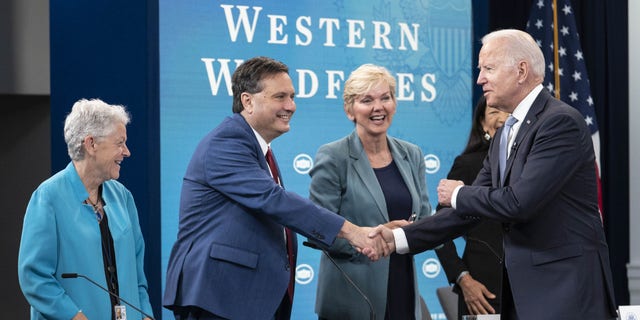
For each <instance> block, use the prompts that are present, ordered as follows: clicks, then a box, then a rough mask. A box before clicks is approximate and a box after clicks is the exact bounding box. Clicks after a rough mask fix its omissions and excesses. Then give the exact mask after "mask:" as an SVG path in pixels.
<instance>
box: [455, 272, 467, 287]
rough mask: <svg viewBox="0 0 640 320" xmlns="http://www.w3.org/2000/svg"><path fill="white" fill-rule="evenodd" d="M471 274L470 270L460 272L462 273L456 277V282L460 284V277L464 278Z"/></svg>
mask: <svg viewBox="0 0 640 320" xmlns="http://www.w3.org/2000/svg"><path fill="white" fill-rule="evenodd" d="M468 274H469V271H462V272H460V275H459V276H458V277H457V278H456V284H460V279H462V277H464V276H466V275H468Z"/></svg>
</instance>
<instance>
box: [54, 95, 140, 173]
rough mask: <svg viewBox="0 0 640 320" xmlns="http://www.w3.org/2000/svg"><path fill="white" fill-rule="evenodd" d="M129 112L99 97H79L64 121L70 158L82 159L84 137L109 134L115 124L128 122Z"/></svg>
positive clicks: (65, 139) (65, 137)
mask: <svg viewBox="0 0 640 320" xmlns="http://www.w3.org/2000/svg"><path fill="white" fill-rule="evenodd" d="M130 121H131V118H130V117H129V113H127V111H126V110H125V108H124V107H123V106H121V105H110V104H107V103H105V102H104V101H102V100H100V99H91V100H87V99H80V100H78V101H77V102H76V103H74V104H73V107H72V108H71V112H70V113H69V114H68V115H67V118H66V119H65V121H64V141H65V142H66V143H67V152H68V153H69V157H70V158H71V160H74V161H78V160H82V159H84V156H85V150H84V148H83V145H82V143H83V141H84V138H86V137H87V136H93V137H95V138H96V139H100V138H104V137H106V136H108V135H109V134H111V133H112V132H113V131H114V130H115V128H116V125H117V124H124V125H125V126H126V125H127V124H129V122H130Z"/></svg>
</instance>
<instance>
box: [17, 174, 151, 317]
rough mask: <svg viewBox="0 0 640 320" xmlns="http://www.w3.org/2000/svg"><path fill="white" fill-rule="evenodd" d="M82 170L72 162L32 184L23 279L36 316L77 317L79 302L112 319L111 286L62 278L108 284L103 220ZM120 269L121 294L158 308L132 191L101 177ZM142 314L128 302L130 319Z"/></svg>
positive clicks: (22, 246)
mask: <svg viewBox="0 0 640 320" xmlns="http://www.w3.org/2000/svg"><path fill="white" fill-rule="evenodd" d="M88 196H89V194H88V193H87V191H86V189H85V188H84V185H83V184H82V181H81V180H80V177H79V176H78V173H77V171H76V169H75V167H74V166H73V163H69V165H67V167H66V168H65V169H64V170H62V171H60V172H58V173H57V174H55V175H53V176H52V177H51V178H49V179H47V180H46V181H44V182H43V183H42V184H41V185H40V186H39V187H38V188H37V189H36V191H34V192H33V195H32V196H31V200H30V201H29V204H28V206H27V213H26V214H25V217H24V227H23V229H22V239H21V241H20V252H19V255H18V279H19V281H20V288H21V289H22V292H23V293H24V296H25V297H26V298H27V301H28V302H29V304H30V305H31V319H71V318H72V317H73V316H74V315H75V314H76V313H77V312H78V311H79V310H82V312H83V313H84V314H85V315H86V316H87V317H88V318H89V319H111V311H112V309H111V301H110V299H109V294H108V293H106V292H104V291H103V290H101V289H100V288H98V287H96V286H95V285H93V284H91V283H90V282H88V281H87V280H86V279H81V278H77V279H62V277H61V275H62V274H63V273H78V274H82V275H85V276H87V277H88V278H91V279H92V280H94V281H96V282H97V283H99V284H100V285H102V286H103V287H105V288H106V286H107V284H106V280H105V276H104V266H103V263H102V247H101V241H100V228H99V225H98V220H97V219H96V215H95V213H94V211H93V208H92V207H91V205H89V204H84V203H83V201H84V200H85V199H87V198H88ZM102 198H103V200H104V202H105V206H104V211H105V213H106V215H107V216H108V218H109V230H110V231H111V235H112V237H113V244H114V249H115V253H116V268H117V270H118V285H119V288H120V290H119V291H120V296H121V297H122V298H123V299H124V300H126V301H128V302H130V303H131V304H133V305H134V306H137V307H139V308H140V309H142V310H143V311H144V312H146V313H148V314H153V312H152V310H151V304H150V303H149V295H148V293H147V279H146V277H145V275H144V265H143V261H144V239H143V238H142V232H141V230H140V224H139V222H138V210H137V209H136V205H135V203H134V201H133V196H132V195H131V192H129V190H127V189H126V188H125V187H124V186H123V185H122V184H121V183H120V182H118V181H115V180H110V181H106V182H104V183H103V184H102ZM142 318H143V315H142V314H140V313H138V312H137V311H135V310H133V309H132V308H130V307H127V319H142Z"/></svg>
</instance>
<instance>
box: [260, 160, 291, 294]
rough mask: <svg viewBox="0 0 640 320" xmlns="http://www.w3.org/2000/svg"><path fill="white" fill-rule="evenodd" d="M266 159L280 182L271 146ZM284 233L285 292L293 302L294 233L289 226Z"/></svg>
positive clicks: (274, 176) (278, 182) (276, 180)
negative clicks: (285, 251) (286, 265)
mask: <svg viewBox="0 0 640 320" xmlns="http://www.w3.org/2000/svg"><path fill="white" fill-rule="evenodd" d="M265 158H266V160H267V164H268V165H269V170H271V175H272V176H273V180H274V181H275V182H276V183H277V184H280V175H279V174H278V166H277V165H276V160H275V158H274V156H273V152H271V148H269V149H267V154H266V155H265ZM284 230H285V233H286V241H287V255H288V256H289V268H290V269H289V270H290V271H291V272H290V273H291V274H290V276H289V287H288V288H287V294H288V295H289V300H290V301H291V303H292V304H293V286H294V281H295V273H296V271H295V270H296V265H295V260H296V259H295V252H293V239H294V238H293V237H295V236H296V235H295V233H293V231H291V230H289V228H286V227H285V228H284Z"/></svg>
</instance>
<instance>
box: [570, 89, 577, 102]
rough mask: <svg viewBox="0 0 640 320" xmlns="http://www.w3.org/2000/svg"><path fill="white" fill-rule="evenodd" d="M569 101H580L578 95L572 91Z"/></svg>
mask: <svg viewBox="0 0 640 320" xmlns="http://www.w3.org/2000/svg"><path fill="white" fill-rule="evenodd" d="M569 99H571V101H576V100H578V93H577V92H575V91H571V94H570V95H569Z"/></svg>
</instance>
